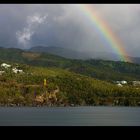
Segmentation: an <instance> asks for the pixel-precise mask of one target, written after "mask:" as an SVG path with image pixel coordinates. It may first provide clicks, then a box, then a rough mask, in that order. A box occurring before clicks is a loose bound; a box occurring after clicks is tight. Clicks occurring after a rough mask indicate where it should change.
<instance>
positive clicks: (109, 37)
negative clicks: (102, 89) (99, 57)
mask: <svg viewBox="0 0 140 140" xmlns="http://www.w3.org/2000/svg"><path fill="white" fill-rule="evenodd" d="M78 7H79V9H80V10H81V11H82V13H83V14H84V15H85V16H86V17H88V19H89V20H90V22H92V23H93V25H94V26H95V27H96V28H97V29H98V31H99V33H100V34H101V35H102V37H103V38H105V39H106V41H107V42H108V44H109V46H111V48H112V49H113V50H114V51H115V52H117V54H118V55H119V56H120V59H121V61H124V62H132V60H131V59H130V58H129V57H128V53H127V52H126V50H125V49H124V45H123V44H122V42H121V41H120V40H119V38H118V37H117V36H116V35H115V34H114V33H113V31H112V29H111V28H110V27H109V26H108V24H107V23H106V22H105V20H102V19H101V18H100V16H99V15H98V14H97V12H96V10H95V8H94V7H92V6H91V5H89V4H80V5H78Z"/></svg>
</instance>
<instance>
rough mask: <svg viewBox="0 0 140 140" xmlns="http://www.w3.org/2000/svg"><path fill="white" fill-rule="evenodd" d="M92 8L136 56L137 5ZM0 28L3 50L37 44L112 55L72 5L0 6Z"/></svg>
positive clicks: (139, 11)
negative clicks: (105, 52)
mask: <svg viewBox="0 0 140 140" xmlns="http://www.w3.org/2000/svg"><path fill="white" fill-rule="evenodd" d="M93 7H94V9H95V10H96V11H97V13H99V15H100V17H101V18H102V20H105V21H106V23H107V24H108V25H109V26H110V28H111V30H112V31H113V32H114V33H115V35H116V36H117V37H118V38H119V39H120V40H121V41H122V42H123V44H124V48H125V49H126V50H127V51H128V52H129V54H130V55H132V56H139V52H140V46H139V44H140V18H139V15H140V6H139V5H138V4H131V5H130V4H117V5H116V4H93ZM19 11H20V12H19ZM46 13H47V14H46ZM0 27H1V29H0V46H4V47H18V48H29V47H32V46H36V45H40V44H41V45H44V46H56V47H57V46H58V47H64V48H71V49H73V50H80V51H82V52H84V51H88V52H94V51H95V52H96V51H108V52H109V51H111V52H113V50H111V47H109V46H108V44H107V43H106V41H105V38H104V37H103V36H101V35H100V34H98V33H97V32H96V28H97V27H95V26H94V25H93V23H92V22H91V20H90V19H89V18H88V17H87V16H86V13H83V11H81V10H79V9H78V8H76V6H75V4H21V5H20V4H2V5H0ZM109 48H110V49H109Z"/></svg>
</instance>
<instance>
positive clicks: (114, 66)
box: [0, 48, 140, 81]
mask: <svg viewBox="0 0 140 140" xmlns="http://www.w3.org/2000/svg"><path fill="white" fill-rule="evenodd" d="M0 60H3V61H10V62H17V63H23V64H28V65H32V66H39V67H55V68H61V69H65V70H69V71H71V72H75V73H78V74H82V75H86V76H90V77H93V78H97V79H100V80H106V81H117V80H127V81H132V80H140V65H138V64H133V63H126V62H116V61H104V60H93V59H91V60H74V59H66V58H64V57H60V56H56V55H51V54H48V53H37V52H36V53H33V52H28V51H23V50H20V49H4V48H0Z"/></svg>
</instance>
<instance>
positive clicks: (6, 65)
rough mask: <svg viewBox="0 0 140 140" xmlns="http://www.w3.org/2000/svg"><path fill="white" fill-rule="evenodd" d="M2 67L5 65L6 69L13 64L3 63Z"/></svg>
mask: <svg viewBox="0 0 140 140" xmlns="http://www.w3.org/2000/svg"><path fill="white" fill-rule="evenodd" d="M1 67H4V68H6V69H7V68H10V67H11V65H8V64H6V63H2V64H1Z"/></svg>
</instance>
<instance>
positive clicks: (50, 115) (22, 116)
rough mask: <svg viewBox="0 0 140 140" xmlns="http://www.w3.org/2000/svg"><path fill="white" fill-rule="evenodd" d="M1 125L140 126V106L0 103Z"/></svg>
mask: <svg viewBox="0 0 140 140" xmlns="http://www.w3.org/2000/svg"><path fill="white" fill-rule="evenodd" d="M0 126H140V107H42V108H40V107H19V108H18V107H15V108H13V107H11V108H10V107H5V108H4V107H0Z"/></svg>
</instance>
